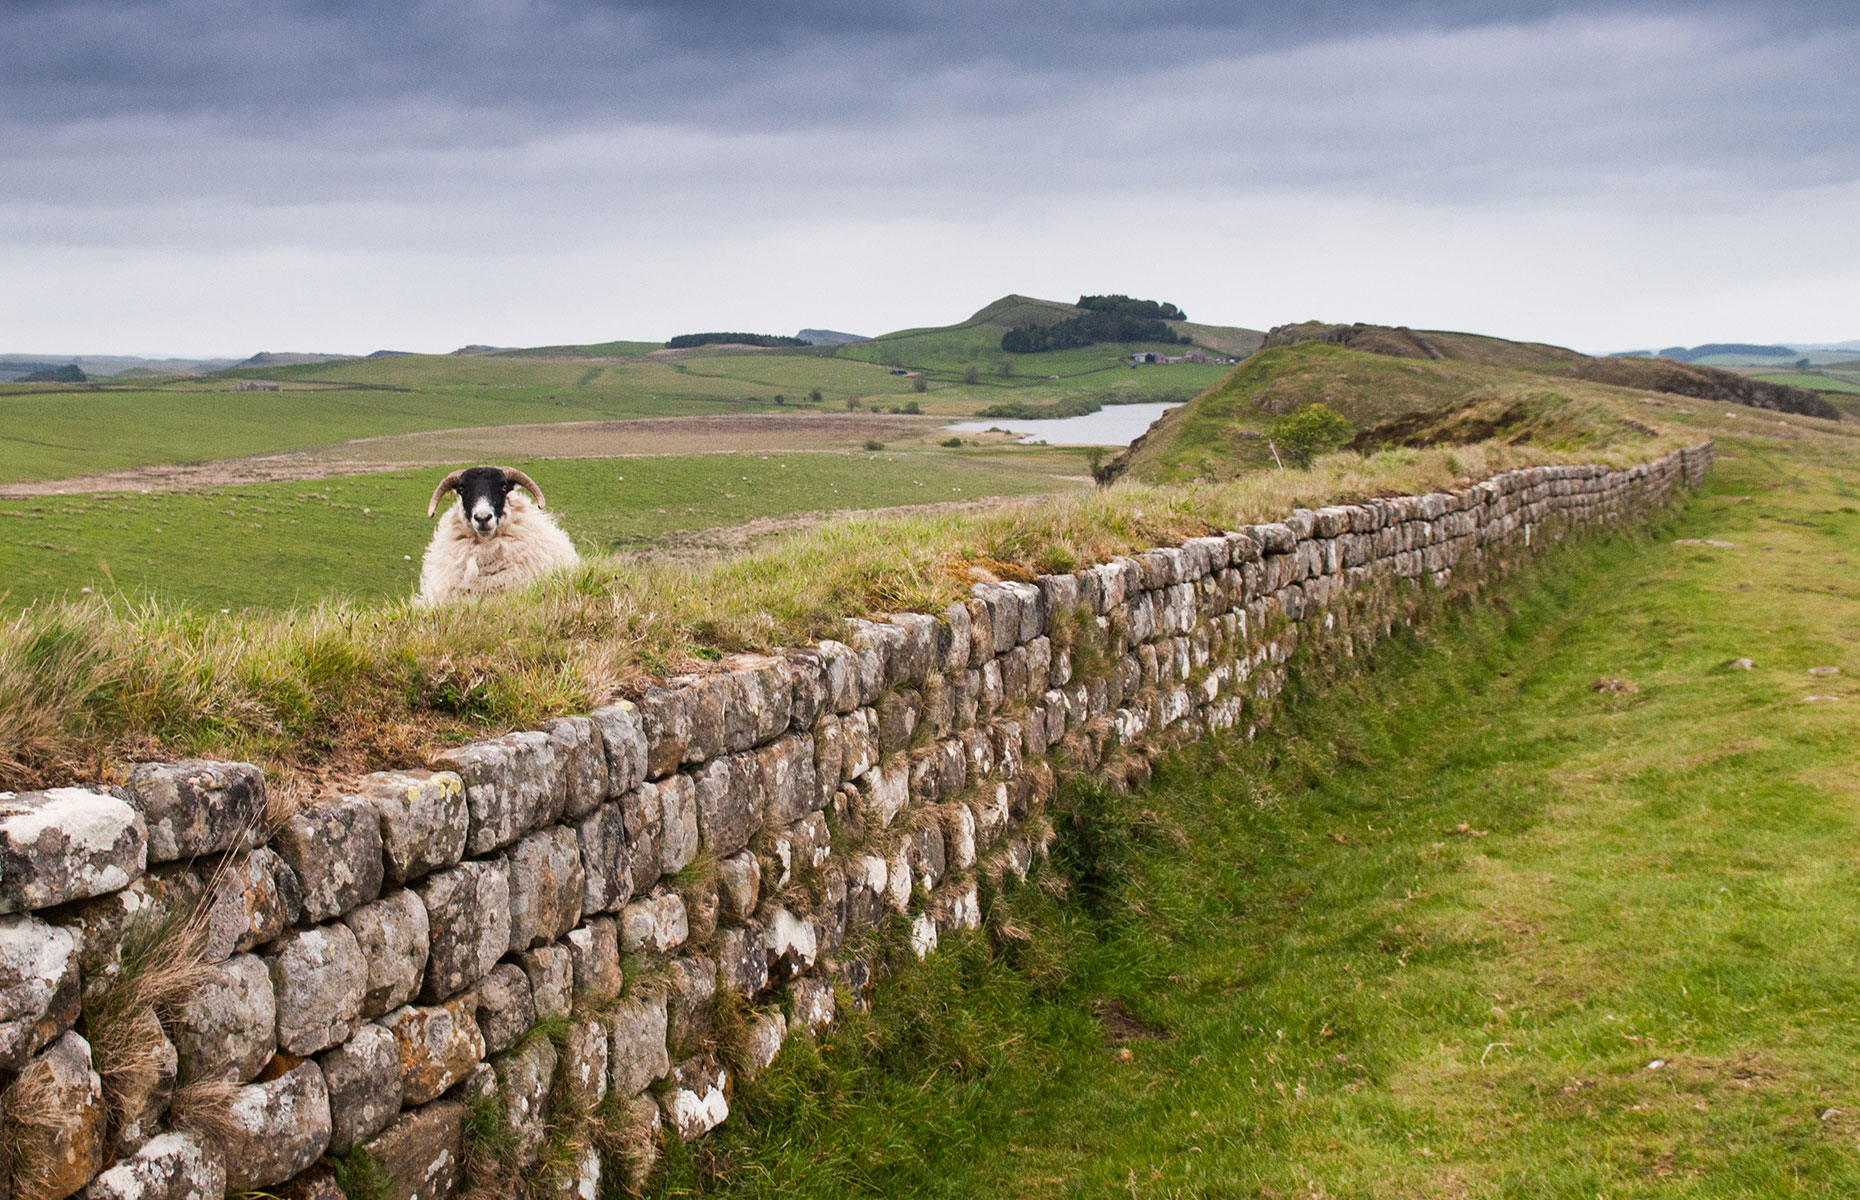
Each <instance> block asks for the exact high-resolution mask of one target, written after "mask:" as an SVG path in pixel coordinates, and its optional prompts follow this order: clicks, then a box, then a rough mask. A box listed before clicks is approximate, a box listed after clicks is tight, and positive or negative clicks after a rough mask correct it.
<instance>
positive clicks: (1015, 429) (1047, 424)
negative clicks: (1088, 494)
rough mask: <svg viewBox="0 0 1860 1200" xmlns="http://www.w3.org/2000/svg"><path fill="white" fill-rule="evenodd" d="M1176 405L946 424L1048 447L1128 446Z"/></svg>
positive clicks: (953, 428) (1108, 407)
mask: <svg viewBox="0 0 1860 1200" xmlns="http://www.w3.org/2000/svg"><path fill="white" fill-rule="evenodd" d="M1180 407H1181V405H1179V404H1108V405H1106V406H1105V407H1103V408H1101V409H1099V410H1098V411H1097V412H1095V413H1086V414H1085V415H1084V416H1082V417H1056V418H1051V419H1047V420H1034V421H1017V420H1014V419H1012V418H1009V417H996V418H994V419H993V420H987V421H963V422H961V423H960V424H956V425H945V426H944V428H945V429H947V430H949V431H950V432H951V433H986V432H987V431H988V430H990V429H1005V430H1007V431H1008V432H1009V433H1018V434H1021V435H1022V437H1021V439H1020V440H1021V441H1022V442H1023V443H1026V442H1045V443H1046V444H1047V445H1049V446H1128V445H1129V444H1130V443H1132V442H1134V441H1136V440H1137V439H1138V438H1139V437H1141V436H1142V435H1143V432H1144V431H1145V430H1147V429H1148V428H1149V427H1150V426H1151V425H1154V424H1155V423H1156V418H1158V417H1160V416H1162V415H1163V414H1164V413H1166V412H1168V411H1169V410H1170V409H1172V408H1180Z"/></svg>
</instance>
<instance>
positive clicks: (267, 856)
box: [165, 846, 303, 961]
mask: <svg viewBox="0 0 1860 1200" xmlns="http://www.w3.org/2000/svg"><path fill="white" fill-rule="evenodd" d="M166 886H167V887H169V889H170V891H169V894H168V895H167V896H166V897H165V900H166V902H167V904H168V907H169V910H170V911H188V910H193V909H205V910H206V946H205V948H204V950H203V952H202V957H204V958H206V959H207V960H208V961H217V960H220V959H224V958H225V957H226V956H227V955H230V954H242V953H244V952H245V951H247V950H251V949H253V948H255V947H258V946H262V945H264V944H265V943H266V942H269V941H272V940H273V939H275V938H277V937H278V936H279V935H280V934H282V933H283V932H284V931H285V930H286V929H288V928H290V927H291V926H292V925H294V924H296V923H297V920H298V918H300V917H301V916H302V915H303V892H302V890H301V889H300V888H299V887H298V885H297V873H296V872H295V871H292V870H291V869H290V866H289V865H288V864H287V863H285V861H284V859H283V857H282V856H281V855H279V854H278V852H277V851H276V850H273V849H272V848H271V847H269V846H260V847H259V848H258V849H256V850H253V851H250V852H249V853H237V854H230V855H227V856H226V857H225V858H222V859H218V860H211V859H201V860H197V861H195V862H194V863H192V864H191V865H189V866H187V867H184V868H181V869H179V870H178V871H173V873H171V874H169V875H168V878H167V880H166Z"/></svg>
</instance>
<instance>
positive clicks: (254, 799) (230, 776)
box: [124, 759, 265, 863]
mask: <svg viewBox="0 0 1860 1200" xmlns="http://www.w3.org/2000/svg"><path fill="white" fill-rule="evenodd" d="M124 790H125V791H126V792H127V793H128V800H129V803H130V804H132V805H134V806H135V807H136V808H137V809H139V810H140V811H141V813H142V818H143V821H144V822H145V823H146V826H147V830H148V861H149V862H150V863H162V862H173V861H174V860H175V859H177V858H193V857H196V856H197V855H201V854H213V853H216V852H218V851H221V850H231V849H233V848H235V847H249V846H256V845H257V844H258V842H259V840H260V838H261V837H262V836H263V831H264V828H265V773H264V772H263V771H261V770H259V769H258V768H257V767H255V766H253V765H252V764H251V763H237V762H209V761H207V760H205V759H188V760H186V761H184V762H178V763H137V764H136V765H135V766H133V767H131V768H130V770H129V779H128V781H127V783H126V784H125V786H124Z"/></svg>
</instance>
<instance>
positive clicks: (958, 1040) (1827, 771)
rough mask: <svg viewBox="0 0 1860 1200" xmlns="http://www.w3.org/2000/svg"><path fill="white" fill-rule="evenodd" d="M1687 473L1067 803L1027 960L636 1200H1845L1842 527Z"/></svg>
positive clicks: (755, 1101)
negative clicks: (1550, 558) (851, 1199)
mask: <svg viewBox="0 0 1860 1200" xmlns="http://www.w3.org/2000/svg"><path fill="white" fill-rule="evenodd" d="M1720 445H1721V449H1722V450H1723V451H1725V452H1726V454H1727V460H1726V461H1723V462H1721V463H1720V465H1719V467H1718V468H1717V470H1716V472H1715V475H1714V479H1713V482H1712V483H1711V485H1710V486H1709V489H1708V491H1707V493H1706V494H1705V495H1704V497H1703V498H1702V499H1700V500H1698V501H1696V502H1695V503H1694V504H1693V505H1692V506H1691V508H1690V510H1689V511H1687V512H1686V513H1685V515H1684V516H1683V517H1682V518H1681V519H1680V520H1679V521H1678V523H1677V525H1676V526H1673V527H1671V528H1669V529H1667V530H1663V531H1661V533H1660V534H1659V535H1657V536H1656V537H1654V538H1652V539H1650V540H1638V539H1636V540H1629V539H1620V540H1616V541H1614V542H1612V543H1611V544H1609V545H1607V546H1605V547H1603V548H1601V549H1600V550H1599V551H1591V550H1588V549H1576V550H1573V551H1566V552H1563V553H1562V555H1561V556H1560V557H1559V559H1558V560H1557V561H1556V562H1555V563H1554V564H1553V565H1551V566H1549V567H1547V568H1544V569H1540V570H1539V571H1538V572H1536V573H1534V574H1532V575H1530V576H1529V577H1527V578H1525V579H1523V580H1520V581H1517V582H1515V583H1513V584H1511V585H1509V586H1508V587H1507V589H1506V590H1505V592H1504V594H1503V601H1504V602H1503V603H1497V604H1492V605H1487V606H1482V607H1481V608H1480V609H1478V610H1477V611H1473V612H1464V613H1461V614H1460V615H1459V616H1457V617H1456V618H1455V619H1453V620H1452V621H1450V622H1447V623H1445V624H1442V625H1438V626H1434V627H1431V628H1430V629H1429V630H1428V631H1427V632H1426V633H1425V634H1424V635H1422V636H1418V637H1417V636H1411V635H1402V636H1399V637H1398V638H1396V639H1395V640H1394V641H1393V642H1391V643H1389V644H1386V645H1385V646H1384V647H1382V648H1381V649H1380V650H1378V652H1377V655H1376V660H1375V662H1376V665H1375V669H1374V670H1373V671H1372V672H1371V673H1370V674H1368V675H1367V676H1365V677H1359V678H1355V679H1351V680H1348V681H1346V682H1344V683H1342V684H1340V685H1339V686H1338V687H1337V688H1336V689H1335V690H1333V691H1331V692H1330V693H1329V694H1328V695H1324V696H1318V697H1312V698H1310V699H1307V700H1303V701H1300V702H1297V703H1296V704H1295V705H1294V707H1293V709H1292V710H1291V712H1290V714H1289V719H1286V720H1282V722H1281V726H1280V729H1279V731H1278V732H1276V733H1274V734H1271V735H1269V736H1267V737H1264V738H1262V739H1261V740H1260V741H1259V742H1257V743H1254V744H1252V745H1250V746H1249V745H1246V744H1244V743H1240V742H1237V741H1236V742H1231V743H1228V744H1224V745H1219V746H1214V747H1211V748H1207V749H1203V750H1198V751H1191V752H1188V753H1185V754H1183V755H1181V756H1178V757H1177V758H1175V759H1174V760H1173V761H1170V762H1168V763H1166V764H1165V766H1164V768H1163V770H1162V771H1161V772H1160V773H1159V776H1158V780H1157V783H1156V785H1155V786H1153V787H1152V789H1151V790H1150V791H1149V792H1148V793H1146V794H1144V795H1142V796H1140V797H1136V798H1133V799H1130V800H1119V799H1116V798H1094V797H1092V796H1091V795H1089V794H1081V793H1073V794H1072V795H1071V796H1069V797H1068V798H1067V801H1068V803H1069V804H1070V805H1071V806H1072V808H1073V811H1074V812H1075V813H1077V814H1078V818H1079V820H1078V823H1077V824H1068V825H1067V826H1066V827H1067V828H1068V829H1070V830H1071V831H1072V832H1070V833H1069V834H1068V835H1066V836H1065V837H1064V838H1062V843H1061V853H1062V854H1063V855H1069V860H1068V861H1069V862H1070V863H1071V865H1072V867H1073V868H1074V869H1075V870H1082V871H1083V872H1084V873H1083V874H1081V875H1079V876H1077V877H1075V879H1074V883H1073V886H1072V888H1071V890H1070V897H1071V898H1070V899H1069V900H1068V901H1067V902H1065V903H1064V904H1055V903H1053V902H1052V901H1050V900H1048V899H1045V898H1043V896H1042V895H1041V894H1039V893H1037V892H1033V891H1031V890H1029V891H1023V892H1022V893H1021V895H1020V897H1019V898H1018V899H1017V900H1016V901H1015V903H1016V906H1017V917H1016V920H1017V921H1018V922H1019V924H1020V925H1021V926H1022V928H1023V930H1024V932H1025V933H1026V934H1028V935H1030V939H1029V940H1027V941H1013V942H1009V943H1006V945H1007V949H1006V950H1004V951H1001V952H994V951H990V950H989V949H988V946H987V944H986V943H985V942H984V941H982V940H980V939H975V940H970V941H969V942H967V943H966V945H965V947H963V948H961V949H959V950H956V951H954V952H949V951H946V952H945V953H944V954H943V955H941V956H940V958H939V959H937V960H934V961H933V962H931V963H930V964H927V965H924V966H914V967H912V968H910V969H909V970H907V971H906V972H905V974H904V975H903V976H902V977H900V978H898V979H897V980H896V981H894V982H892V983H890V984H888V985H887V986H886V987H885V988H884V990H883V994H882V995H881V997H880V999H879V1002H878V1004H877V1013H878V1016H877V1017H876V1018H858V1019H855V1020H854V1021H853V1022H852V1023H851V1024H849V1025H847V1026H846V1027H845V1028H844V1029H843V1030H841V1031H839V1032H837V1033H835V1034H834V1035H833V1036H832V1037H831V1039H830V1042H829V1045H828V1046H827V1047H826V1048H825V1049H824V1050H818V1051H817V1050H815V1049H812V1048H810V1047H807V1046H805V1045H801V1044H794V1045H792V1046H791V1048H790V1050H789V1051H787V1052H786V1053H785V1056H784V1059H783V1060H782V1061H781V1062H780V1063H778V1064H777V1066H776V1068H775V1069H774V1070H773V1071H772V1072H771V1073H770V1074H768V1075H766V1076H764V1077H763V1078H762V1079H761V1080H759V1081H757V1082H756V1083H755V1084H753V1085H752V1086H750V1087H749V1088H747V1089H745V1090H743V1091H742V1092H739V1095H738V1097H737V1100H736V1104H735V1112H734V1114H733V1116H732V1119H731V1122H730V1124H728V1125H727V1126H726V1127H725V1128H724V1130H722V1131H720V1132H719V1133H718V1134H716V1135H713V1137H712V1139H711V1140H710V1141H708V1142H707V1143H705V1144H702V1145H701V1146H700V1147H699V1148H698V1149H697V1150H696V1151H695V1152H694V1153H695V1155H696V1156H698V1157H696V1158H693V1157H692V1156H691V1154H690V1153H687V1152H684V1151H682V1150H680V1151H678V1152H677V1153H676V1154H675V1156H674V1161H673V1162H672V1164H671V1170H670V1171H669V1172H668V1173H667V1175H666V1177H665V1178H662V1179H661V1180H660V1181H659V1185H658V1190H657V1194H659V1195H667V1196H669V1195H694V1194H703V1195H716V1196H791V1195H846V1196H914V1197H932V1196H935V1197H944V1196H947V1197H982V1196H1016V1197H1021V1196H1111V1195H1117V1196H1125V1195H1143V1196H1185V1197H1186V1196H1198V1197H1225V1196H1281V1197H1284V1196H1292V1195H1297V1196H1344V1195H1350V1196H1359V1195H1360V1196H1375V1197H1408V1196H1414V1197H1423V1196H1426V1197H1432V1196H1533V1197H1547V1196H1569V1197H1584V1198H1586V1197H1590V1196H1595V1195H1607V1196H1610V1197H1634V1196H1688V1197H1694V1196H1696V1197H1705V1196H1726V1197H1730V1196H1752V1195H1765V1196H1790V1195H1802V1196H1810V1195H1831V1194H1851V1193H1852V1192H1853V1191H1854V1190H1855V1189H1856V1187H1860V1152H1857V1151H1856V1141H1857V1140H1860V1086H1857V1085H1856V1083H1855V1080H1856V1078H1860V1033H1857V1032H1856V1029H1855V1026H1854V1023H1853V1021H1852V1017H1851V1014H1852V1011H1853V1006H1854V1004H1855V1003H1856V1001H1860V984H1857V983H1856V979H1855V976H1854V973H1853V970H1852V943H1853V938H1854V936H1855V931H1856V929H1860V901H1856V899H1855V897H1856V895H1860V890H1857V889H1856V884H1860V871H1857V869H1856V867H1855V865H1854V860H1853V855H1852V846H1853V843H1854V839H1855V836H1856V834H1860V828H1857V827H1856V825H1857V822H1856V816H1855V814H1856V810H1857V802H1860V789H1857V788H1856V784H1855V782H1854V776H1853V773H1852V771H1851V731H1852V713H1851V708H1852V706H1853V704H1855V703H1856V702H1860V693H1857V692H1856V691H1855V686H1854V684H1852V683H1851V682H1848V681H1846V677H1845V676H1843V677H1837V678H1833V679H1827V678H1816V677H1811V676H1808V675H1806V674H1804V670H1805V669H1806V668H1807V667H1810V666H1817V665H1840V666H1842V667H1843V668H1844V670H1845V671H1846V672H1848V673H1849V674H1851V673H1852V672H1853V671H1855V670H1856V669H1860V662H1857V661H1855V660H1854V658H1853V656H1852V646H1853V642H1852V638H1851V636H1850V635H1851V629H1852V624H1853V620H1854V616H1855V607H1854V606H1855V602H1856V600H1855V598H1856V596H1860V558H1852V559H1850V558H1849V557H1847V555H1848V554H1849V553H1851V549H1852V547H1854V546H1855V544H1856V542H1857V541H1860V508H1857V507H1856V505H1860V497H1857V496H1856V495H1855V494H1854V489H1853V487H1852V486H1851V485H1848V484H1845V483H1843V482H1842V474H1841V470H1842V469H1844V468H1845V467H1846V466H1849V465H1851V458H1849V457H1846V456H1844V455H1843V456H1841V457H1839V458H1833V457H1828V456H1823V457H1822V458H1821V459H1820V461H1819V462H1814V463H1811V462H1808V461H1805V457H1812V455H1813V454H1814V453H1815V452H1813V451H1812V450H1811V451H1809V452H1807V454H1806V455H1805V457H1794V458H1792V457H1790V455H1789V454H1788V453H1785V452H1784V451H1782V450H1779V448H1778V445H1777V443H1775V442H1770V441H1763V440H1751V441H1726V442H1721V444H1720ZM1795 449H1796V450H1800V449H1801V447H1800V446H1799V444H1798V445H1796V446H1795ZM1830 466H1831V467H1832V468H1834V469H1832V470H1831V469H1830ZM1675 535H1677V536H1681V537H1687V538H1701V539H1702V538H1712V539H1718V540H1722V541H1729V542H1733V543H1735V544H1736V545H1735V547H1733V548H1713V547H1706V546H1698V545H1682V544H1679V543H1678V542H1677V541H1676V540H1674V537H1675ZM1742 655H1749V656H1752V657H1754V658H1755V659H1756V661H1757V667H1756V669H1755V670H1752V671H1749V672H1732V671H1727V670H1725V669H1724V668H1723V666H1722V664H1723V663H1724V662H1725V661H1726V660H1727V659H1730V658H1732V657H1736V656H1742ZM1603 676H1606V677H1618V678H1626V679H1628V680H1631V681H1632V682H1634V683H1635V684H1637V685H1638V688H1639V690H1638V692H1636V693H1632V694H1621V693H1597V692H1594V691H1592V690H1591V687H1590V684H1591V683H1592V681H1594V680H1595V679H1597V678H1598V677H1603ZM1810 694H1831V695H1836V696H1838V697H1840V698H1839V699H1837V700H1834V701H1824V702H1815V703H1804V702H1803V698H1804V697H1805V696H1807V695H1810ZM1080 830H1087V831H1089V832H1090V835H1091V836H1090V837H1081V836H1080V835H1079V832H1078V831H1080ZM1460 830H1464V831H1465V832H1464V833H1460V832H1457V831H1460ZM999 917H1000V914H999V913H998V912H997V913H996V914H994V918H995V919H997V920H998V919H999ZM1106 997H1115V998H1118V999H1119V1000H1121V1001H1122V1002H1123V1003H1124V1004H1125V1005H1126V1006H1127V1007H1128V1008H1129V1009H1130V1010H1132V1011H1133V1012H1134V1014H1135V1015H1136V1016H1137V1018H1139V1019H1140V1021H1142V1022H1143V1023H1145V1024H1147V1025H1149V1026H1151V1027H1152V1028H1154V1029H1155V1030H1157V1031H1158V1032H1160V1033H1161V1034H1162V1035H1163V1036H1162V1037H1160V1038H1142V1037H1137V1038H1118V1037H1114V1036H1113V1035H1112V1034H1111V1033H1109V1032H1107V1030H1106V1029H1105V1028H1104V1027H1103V1025H1102V1024H1101V1023H1100V1022H1099V1021H1098V1020H1097V1019H1095V1018H1094V1007H1095V1004H1096V1002H1098V1001H1100V1000H1102V999H1103V998H1106ZM1120 1046H1121V1048H1122V1049H1123V1050H1126V1051H1128V1053H1129V1061H1119V1059H1118V1056H1117V1054H1115V1053H1114V1047H1120ZM1655 1062H1659V1063H1661V1064H1662V1065H1660V1066H1658V1067H1654V1066H1653V1065H1652V1064H1654V1063H1655Z"/></svg>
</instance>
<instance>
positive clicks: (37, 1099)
mask: <svg viewBox="0 0 1860 1200" xmlns="http://www.w3.org/2000/svg"><path fill="white" fill-rule="evenodd" d="M27 1096H30V1097H31V1098H32V1101H33V1105H34V1110H33V1119H32V1120H30V1121H24V1120H14V1121H11V1122H10V1123H9V1125H10V1128H9V1129H8V1135H9V1136H8V1138H7V1141H8V1142H9V1143H10V1144H9V1146H8V1149H9V1150H10V1151H11V1152H12V1157H13V1164H12V1165H13V1167H14V1170H15V1171H16V1172H18V1171H21V1170H26V1171H30V1172H31V1173H32V1175H33V1176H35V1177H37V1179H38V1182H39V1187H38V1188H36V1189H33V1190H31V1191H29V1190H28V1189H27V1188H26V1186H25V1185H24V1184H23V1183H22V1182H20V1181H19V1180H17V1179H16V1180H15V1184H14V1188H13V1195H14V1197H15V1200H34V1198H35V1197H36V1198H37V1200H57V1198H59V1197H64V1196H69V1195H70V1194H71V1193H73V1192H75V1191H77V1190H78V1189H79V1188H81V1187H83V1186H84V1185H85V1184H86V1183H88V1182H90V1179H91V1177H92V1176H94V1175H96V1174H97V1172H99V1171H101V1170H102V1169H103V1164H104V1162H105V1161H106V1157H105V1155H106V1149H107V1143H106V1142H105V1136H104V1135H105V1132H106V1130H105V1125H106V1124H107V1121H108V1117H107V1115H106V1112H107V1110H106V1108H105V1105H104V1099H103V1080H102V1079H101V1078H100V1077H99V1076H98V1074H97V1071H96V1068H95V1067H94V1066H93V1065H92V1063H91V1055H90V1043H89V1042H87V1041H85V1040H84V1039H83V1038H81V1037H79V1036H78V1035H77V1034H76V1033H75V1032H67V1033H65V1034H63V1035H61V1036H60V1037H59V1038H58V1040H57V1041H54V1042H53V1043H51V1044H50V1045H49V1046H47V1047H46V1048H45V1049H44V1050H42V1051H40V1052H39V1053H38V1054H37V1055H36V1056H35V1057H34V1058H33V1059H32V1061H30V1062H28V1063H27V1064H26V1066H25V1068H24V1069H23V1070H21V1071H20V1073H19V1077H18V1078H17V1079H15V1080H14V1081H13V1084H12V1086H10V1087H9V1088H8V1089H7V1090H6V1093H5V1095H4V1096H0V1111H4V1112H6V1113H8V1114H13V1113H18V1112H20V1111H22V1109H21V1105H20V1098H22V1097H27Z"/></svg>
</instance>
